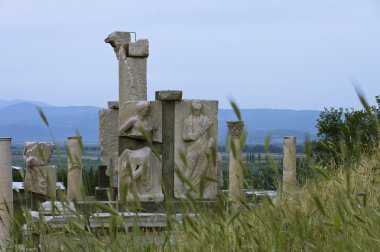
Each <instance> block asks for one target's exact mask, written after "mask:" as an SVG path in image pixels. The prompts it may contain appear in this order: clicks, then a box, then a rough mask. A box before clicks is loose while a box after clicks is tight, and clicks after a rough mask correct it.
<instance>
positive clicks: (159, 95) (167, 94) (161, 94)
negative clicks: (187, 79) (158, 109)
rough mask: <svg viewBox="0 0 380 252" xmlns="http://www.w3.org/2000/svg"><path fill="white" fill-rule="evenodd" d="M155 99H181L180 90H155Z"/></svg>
mask: <svg viewBox="0 0 380 252" xmlns="http://www.w3.org/2000/svg"><path fill="white" fill-rule="evenodd" d="M156 100H157V101H181V100H182V91H178V90H163V91H156Z"/></svg>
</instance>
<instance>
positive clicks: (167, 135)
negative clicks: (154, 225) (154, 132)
mask: <svg viewBox="0 0 380 252" xmlns="http://www.w3.org/2000/svg"><path fill="white" fill-rule="evenodd" d="M156 100H157V101H162V178H163V182H164V188H165V190H164V191H165V193H166V195H165V197H167V198H166V200H171V199H172V198H173V197H174V173H175V172H174V168H175V162H174V149H175V148H174V146H175V139H174V126H175V102H177V101H181V100H182V91H178V90H167V91H156Z"/></svg>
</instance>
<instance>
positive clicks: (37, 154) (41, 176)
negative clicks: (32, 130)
mask: <svg viewBox="0 0 380 252" xmlns="http://www.w3.org/2000/svg"><path fill="white" fill-rule="evenodd" d="M53 148H54V144H53V143H38V142H27V143H25V146H24V152H23V158H24V160H25V163H26V166H27V168H26V173H25V178H24V183H25V188H26V189H27V190H29V191H31V192H34V193H39V194H42V195H46V196H51V197H55V189H56V181H57V171H56V167H55V166H51V165H49V162H50V159H51V156H52V154H53Z"/></svg>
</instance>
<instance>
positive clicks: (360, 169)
mask: <svg viewBox="0 0 380 252" xmlns="http://www.w3.org/2000/svg"><path fill="white" fill-rule="evenodd" d="M364 105H366V104H365V103H364ZM368 108H369V107H367V109H366V112H367V114H368V116H369V119H370V120H372V121H373V122H374V125H375V127H376V131H374V132H375V133H376V134H380V131H379V127H378V121H377V119H376V118H373V117H371V110H370V109H368ZM375 119H376V120H375ZM358 139H360V138H358ZM377 139H378V138H375V139H374V140H373V141H372V142H371V146H372V148H371V151H367V152H365V151H363V152H362V151H360V152H355V153H356V154H355V155H350V154H352V153H351V152H347V151H346V150H347V146H346V144H347V143H345V142H343V141H341V139H340V140H339V139H338V140H339V141H340V142H339V143H340V144H339V153H338V155H334V156H331V157H330V158H331V159H332V160H333V161H334V162H333V164H334V165H333V167H331V166H327V165H325V164H329V160H327V159H326V160H325V161H326V162H323V163H319V162H318V165H317V164H315V163H313V161H312V159H311V156H310V153H308V152H307V153H306V154H307V155H306V160H305V161H304V162H305V163H304V166H303V169H304V170H307V171H306V172H305V173H304V174H305V176H304V177H303V183H302V184H300V186H299V188H298V189H297V190H296V191H294V192H286V193H285V192H281V185H280V184H279V181H280V177H279V173H278V171H277V165H276V164H275V163H274V162H273V159H272V158H271V157H270V156H268V161H269V162H268V163H269V164H270V165H271V164H272V166H271V168H272V169H273V171H274V173H275V174H276V177H275V178H274V182H273V183H274V184H275V185H276V189H278V196H277V197H276V198H275V199H271V198H264V199H263V200H262V201H260V202H258V201H256V200H255V199H253V200H250V201H245V200H243V201H242V202H241V207H240V208H238V209H235V208H230V207H229V204H228V203H227V202H228V199H227V198H226V196H225V195H223V194H221V195H219V198H218V200H217V201H216V202H215V203H214V205H213V207H212V208H207V209H203V210H199V209H197V208H196V201H195V200H194V199H192V198H191V197H189V198H188V200H187V202H188V204H187V205H186V207H184V210H183V211H182V215H183V218H182V222H178V221H176V220H173V218H172V214H169V210H168V213H167V216H166V224H167V229H166V230H156V229H141V228H139V227H137V226H133V227H132V228H131V229H130V230H126V229H125V225H124V220H123V217H122V216H120V214H119V212H118V211H116V209H114V208H112V207H110V206H108V205H103V204H102V203H99V202H95V203H94V204H95V205H96V206H97V207H98V208H99V209H101V210H102V212H107V213H108V214H110V215H111V221H110V227H109V228H104V230H103V232H100V233H99V232H94V230H92V229H91V227H90V225H89V222H88V219H86V218H84V217H82V216H81V215H80V214H79V213H73V214H75V215H76V218H75V219H74V220H73V221H71V222H70V224H69V225H67V226H66V227H64V228H62V230H61V231H59V232H58V233H55V234H53V233H49V230H50V227H49V225H48V224H47V223H46V222H44V221H43V220H40V221H37V222H34V223H33V224H31V226H34V227H35V230H38V232H39V233H41V234H48V235H47V236H45V239H42V240H41V241H40V242H41V245H42V246H43V247H45V248H47V250H48V251H52V250H54V249H57V247H55V248H53V247H54V246H55V244H56V243H59V244H60V246H59V247H60V248H61V249H62V250H63V251H125V250H132V251H135V250H139V251H140V250H147V251H157V250H166V251H173V250H174V251H231V250H232V251H247V250H256V251H378V250H379V247H380V147H379V145H378V141H377ZM242 142H243V141H242ZM359 142H360V141H359ZM336 148H338V147H336ZM355 148H356V147H355ZM231 149H233V148H231ZM305 149H310V147H307V146H306V148H305ZM356 149H358V148H356ZM333 150H334V151H335V150H338V149H333ZM363 150H366V149H363ZM324 151H328V149H327V150H326V149H325V150H324ZM334 153H335V154H337V152H334ZM330 161H331V160H330ZM335 161H338V162H335ZM330 163H331V162H330ZM241 164H242V165H243V166H244V162H241ZM320 165H324V166H320ZM332 168H334V169H332ZM243 169H244V170H247V168H246V167H245V166H244V167H243ZM61 198H62V199H63V202H62V203H63V204H67V202H68V201H67V200H65V197H64V196H62V197H61ZM132 205H133V204H131V207H132ZM167 209H171V205H170V203H168V204H167ZM191 213H195V217H194V216H193V215H192V214H191ZM24 214H25V216H26V221H27V222H31V217H30V216H28V211H27V210H26V209H25V211H24ZM20 224H21V223H20ZM17 225H18V223H17V222H15V230H21V226H17ZM13 238H14V239H13V240H14V241H15V243H16V244H17V243H18V244H19V243H22V244H24V245H26V246H29V247H31V248H33V247H36V246H37V243H36V242H35V241H33V239H29V238H30V237H29V238H26V237H25V236H19V235H18V233H14V236H13ZM16 238H19V239H20V240H18V239H16ZM14 248H15V250H17V247H16V246H15V247H14Z"/></svg>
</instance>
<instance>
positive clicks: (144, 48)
mask: <svg viewBox="0 0 380 252" xmlns="http://www.w3.org/2000/svg"><path fill="white" fill-rule="evenodd" d="M148 56H149V41H148V40H147V39H139V40H137V41H136V42H135V43H129V47H128V57H144V58H146V57H148Z"/></svg>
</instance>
